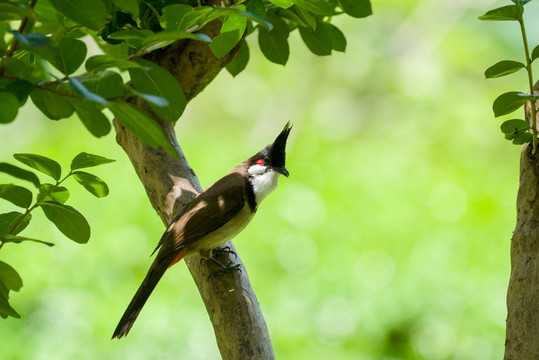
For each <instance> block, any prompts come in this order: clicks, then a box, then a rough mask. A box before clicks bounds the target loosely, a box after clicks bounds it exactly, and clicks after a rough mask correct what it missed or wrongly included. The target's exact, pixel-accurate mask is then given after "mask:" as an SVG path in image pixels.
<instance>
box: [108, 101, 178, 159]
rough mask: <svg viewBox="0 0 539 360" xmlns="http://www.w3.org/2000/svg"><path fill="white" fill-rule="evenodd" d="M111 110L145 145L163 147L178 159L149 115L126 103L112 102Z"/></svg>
mask: <svg viewBox="0 0 539 360" xmlns="http://www.w3.org/2000/svg"><path fill="white" fill-rule="evenodd" d="M109 109H110V111H112V113H113V114H114V116H115V117H116V119H117V120H118V121H119V122H120V123H121V124H122V125H124V126H125V127H126V128H128V129H129V131H131V132H132V133H133V134H134V135H135V136H136V137H138V138H139V139H140V140H142V141H143V142H144V143H146V144H147V145H149V146H150V147H152V148H154V149H156V148H158V147H159V146H161V147H162V148H164V149H165V150H166V151H167V152H168V153H169V154H170V155H172V156H173V157H174V158H176V159H177V158H178V154H177V153H176V151H175V150H174V148H173V147H172V145H171V144H170V143H169V142H168V140H167V138H166V137H165V135H164V134H163V130H162V129H161V127H160V126H159V125H158V124H157V122H155V121H154V120H153V119H152V118H150V117H149V116H148V115H146V114H145V113H143V112H142V111H140V110H139V109H137V108H135V107H134V106H132V105H130V104H127V103H125V102H111V103H110V104H109Z"/></svg>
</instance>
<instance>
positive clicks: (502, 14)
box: [479, 5, 524, 21]
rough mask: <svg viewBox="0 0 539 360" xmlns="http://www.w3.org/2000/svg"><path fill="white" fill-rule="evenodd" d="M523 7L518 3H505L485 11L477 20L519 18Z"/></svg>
mask: <svg viewBox="0 0 539 360" xmlns="http://www.w3.org/2000/svg"><path fill="white" fill-rule="evenodd" d="M523 12H524V8H523V7H522V6H518V5H507V6H502V7H500V8H497V9H494V10H490V11H487V12H486V13H485V14H484V15H481V16H480V17H479V20H497V21H504V20H517V21H519V20H521V19H522V13H523Z"/></svg>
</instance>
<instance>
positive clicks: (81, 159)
mask: <svg viewBox="0 0 539 360" xmlns="http://www.w3.org/2000/svg"><path fill="white" fill-rule="evenodd" d="M114 161H116V160H113V159H107V158H106V157H103V156H99V155H94V154H88V153H86V152H81V153H80V154H79V155H77V156H75V158H74V159H73V161H71V170H77V169H83V168H89V167H94V166H99V165H104V164H109V163H111V162H114Z"/></svg>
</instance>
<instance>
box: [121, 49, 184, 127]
mask: <svg viewBox="0 0 539 360" xmlns="http://www.w3.org/2000/svg"><path fill="white" fill-rule="evenodd" d="M136 61H137V62H138V63H139V64H140V65H142V66H143V68H142V69H129V75H131V81H132V83H133V86H134V87H135V89H137V90H138V91H140V92H142V93H144V94H149V95H155V96H160V97H163V98H165V99H167V101H168V103H169V106H167V107H161V106H157V105H155V104H152V103H150V107H151V108H152V110H153V111H155V113H156V114H157V115H159V116H160V117H161V118H163V119H164V120H165V121H170V122H174V121H176V120H178V119H179V117H180V116H181V115H182V113H183V111H184V110H185V105H186V104H187V101H186V99H185V94H184V93H183V89H182V87H181V85H180V83H179V82H178V80H176V78H175V77H174V76H172V75H171V74H170V73H169V72H168V71H167V70H165V69H164V68H162V67H161V66H159V65H156V64H154V63H152V62H149V61H147V60H143V59H137V60H136ZM152 122H154V121H152ZM161 133H162V132H161Z"/></svg>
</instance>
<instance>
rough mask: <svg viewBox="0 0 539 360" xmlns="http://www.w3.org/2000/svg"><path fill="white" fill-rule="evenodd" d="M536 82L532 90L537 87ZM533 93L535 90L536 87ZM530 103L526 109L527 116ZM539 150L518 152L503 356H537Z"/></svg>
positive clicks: (512, 358)
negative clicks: (518, 168) (517, 185)
mask: <svg viewBox="0 0 539 360" xmlns="http://www.w3.org/2000/svg"><path fill="white" fill-rule="evenodd" d="M538 85H539V83H537V84H536V85H535V88H536V89H535V90H539V86H538ZM536 93H537V91H536ZM530 112H531V111H530V107H529V103H528V107H527V110H526V118H527V119H528V120H529V119H530V118H531V116H530ZM538 155H539V154H535V155H533V154H532V153H531V145H530V144H527V145H526V146H525V147H524V149H522V153H521V156H520V185H519V189H518V196H517V224H516V227H515V231H514V233H513V238H512V239H511V277H510V279H509V288H508V289H507V329H506V339H505V357H504V359H505V360H523V359H539V236H538V235H539V156H538Z"/></svg>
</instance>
